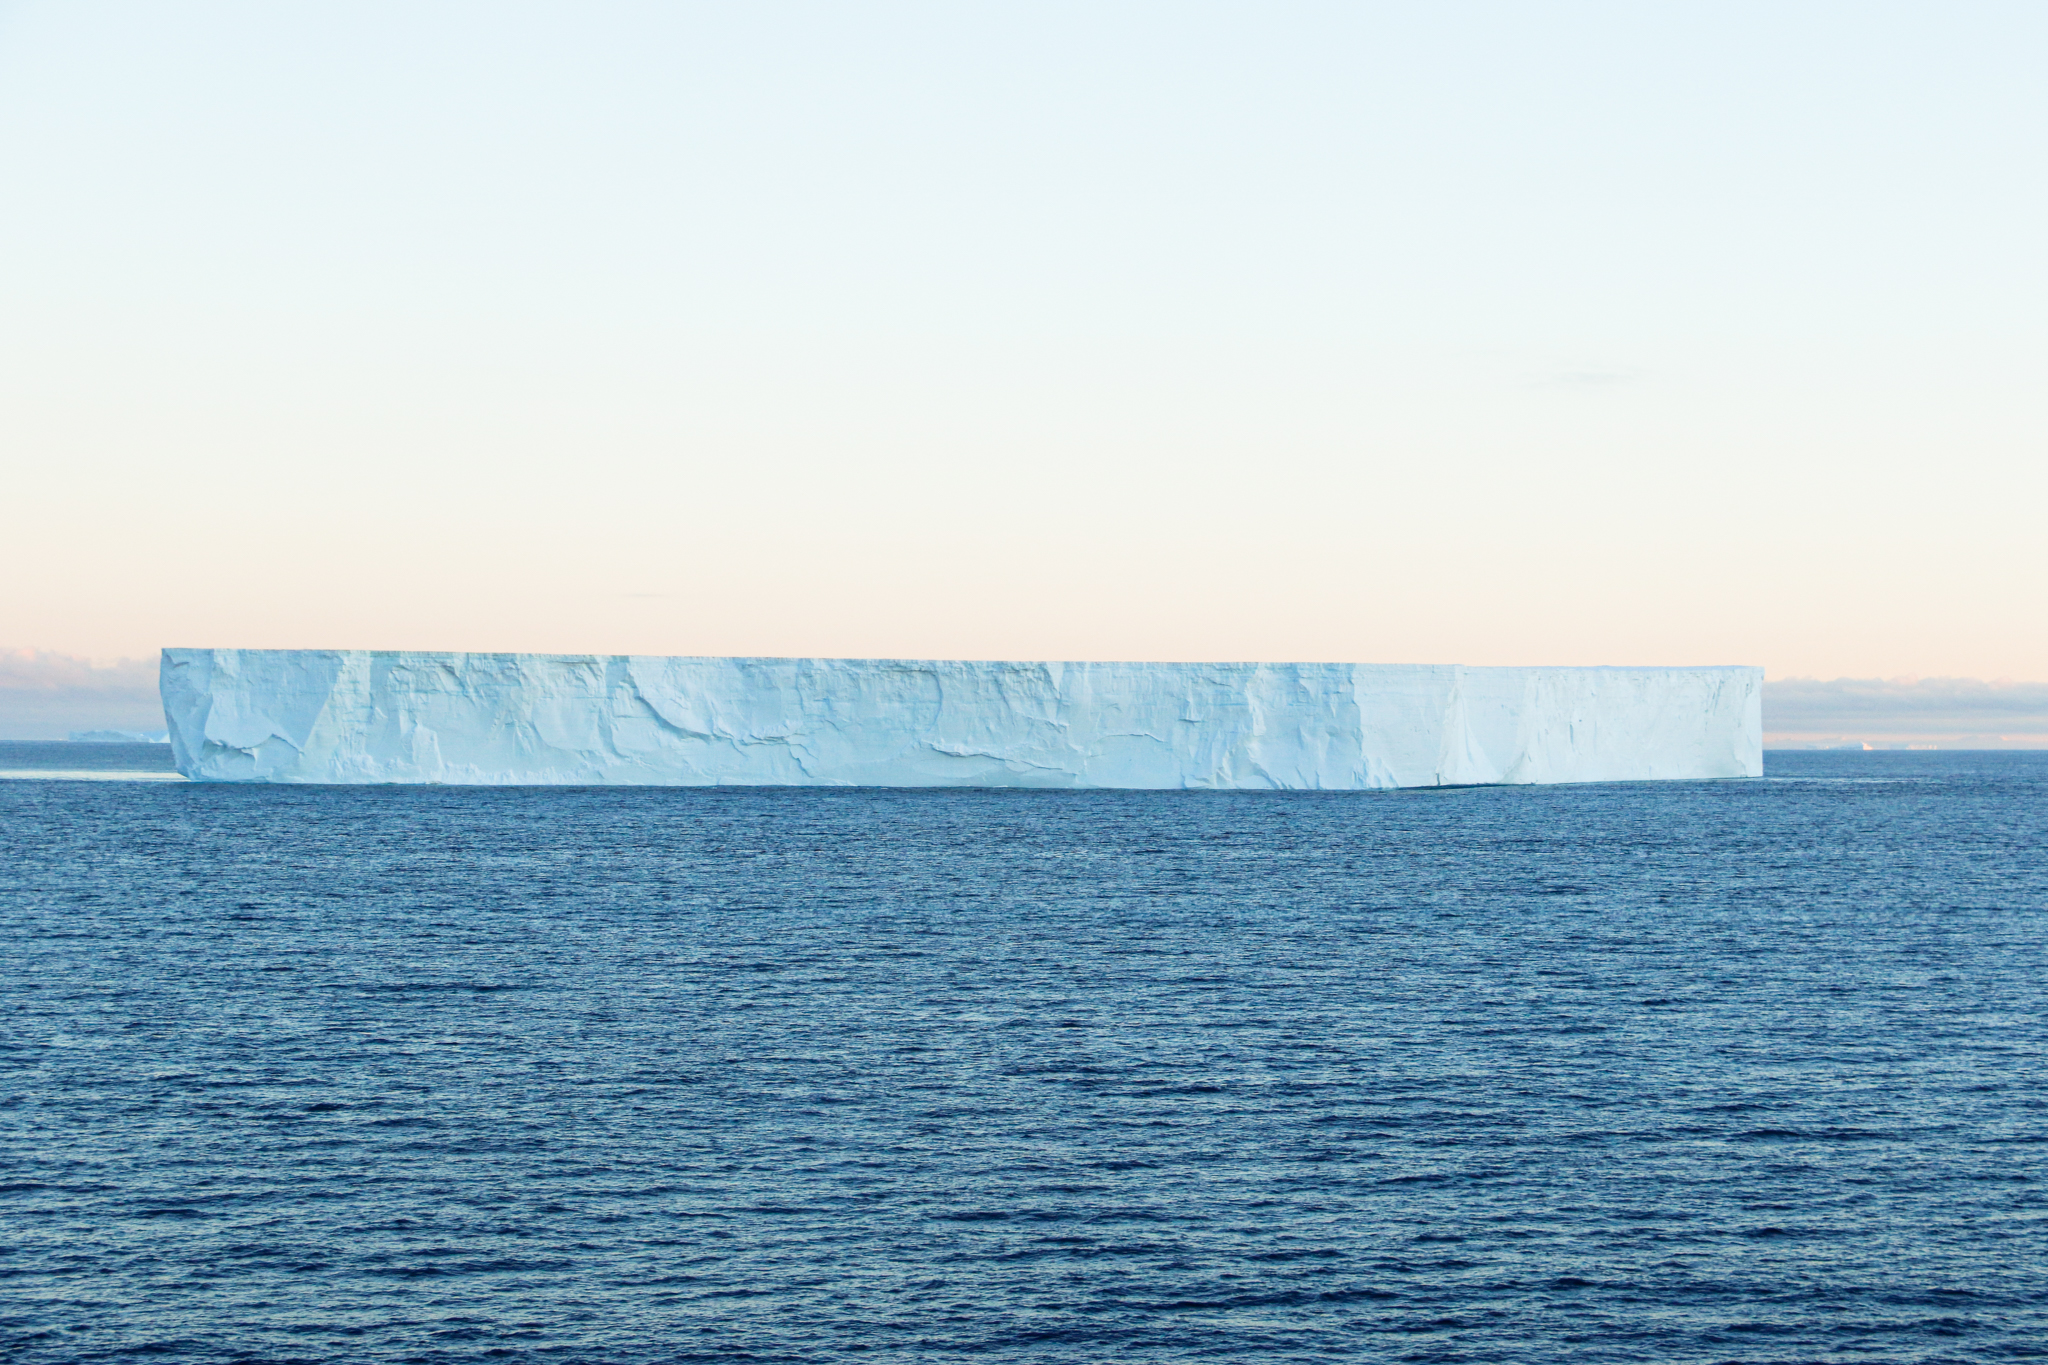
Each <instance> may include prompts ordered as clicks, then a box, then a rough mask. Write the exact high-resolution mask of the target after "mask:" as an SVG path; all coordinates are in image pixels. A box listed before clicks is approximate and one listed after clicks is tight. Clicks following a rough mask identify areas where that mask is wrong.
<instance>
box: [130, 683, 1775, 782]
mask: <svg viewBox="0 0 2048 1365" xmlns="http://www.w3.org/2000/svg"><path fill="white" fill-rule="evenodd" d="M162 680H163V681H162V686H163V700H164V716H165V718H166V720H167V721H168V722H169V725H170V730H171V744H172V750H173V754H174V755H175V758H176V761H177V765H178V770H179V771H180V772H182V773H184V774H185V775H186V776H187V777H191V778H194V779H197V780H201V781H215V782H463V783H499V784H542V783H651V784H672V785H711V784H721V783H722V784H729V785H747V786H772V785H820V786H827V785H866V786H892V787H913V786H915V787H924V786H986V787H1263V788H1320V789H1335V790H1347V789H1356V788H1364V787H1426V786H1437V785H1445V784H1460V783H1486V782H1612V781H1628V780H1636V779H1643V778H1707V777H1756V776H1759V775H1760V774H1761V773H1762V771H1763V723H1762V700H1761V696H1762V684H1763V674H1762V670H1760V669H1755V668H1466V667H1463V666H1461V665H1455V664H1446V665H1419V664H1256V663H1208V664H1177V663H987V662H979V663H977V662H952V661H947V662H932V661H926V660H908V659H716V658H664V657H657V656H645V655H587V654H586V655H561V654H443V653H412V652H396V651H393V652H382V651H379V652H372V651H367V650H249V649H239V650H238V649H167V650H165V651H164V655H163V673H162Z"/></svg>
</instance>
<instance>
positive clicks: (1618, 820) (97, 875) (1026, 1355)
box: [0, 754, 2048, 1362]
mask: <svg viewBox="0 0 2048 1365" xmlns="http://www.w3.org/2000/svg"><path fill="white" fill-rule="evenodd" d="M1771 771H1772V774H1773V776H1772V777H1770V778H1767V779H1765V780H1763V781H1760V782H1737V783H1682V784H1668V785H1628V786H1606V787H1581V788H1486V789H1465V790H1455V791H1427V792H1402V793H1342V794H1327V795H1318V794H1267V793H1178V792H1176V793H1133V792H1091V793H1052V792H1015V791H981V792H959V791H955V792H929V791H926V792H912V791H829V790H825V791H821V790H645V789H640V790H630V791H628V790H617V789H610V790H606V789H582V790H563V789H554V790H547V789H520V790H512V789H482V790H478V789H445V788H401V789H393V788H378V789H365V788H277V787H264V788H243V787H214V786H203V785H149V784H136V785H125V784H109V783H64V782H16V783H6V784H0V847H4V851H5V857H4V859H0V921H4V925H5V934H6V939H5V945H6V953H5V955H4V958H0V1006H4V1009H5V1011H6V1014H5V1017H6V1020H7V1028H6V1029H5V1031H4V1034H0V1067H4V1071H0V1075H4V1088H0V1161H4V1168H0V1211H4V1232H0V1239H4V1250H5V1254H4V1255H0V1277H4V1279H5V1282H6V1286H7V1290H8V1292H7V1293H6V1294H5V1295H4V1296H0V1345H4V1346H5V1348H6V1351H5V1354H6V1356H7V1358H8V1359H10V1360H14V1361H22V1362H54V1361H83V1360H95V1359H105V1360H127V1359H136V1358H142V1357H144V1356H145V1355H146V1356H149V1357H151V1358H155V1359H163V1360H193V1361H215V1360H219V1361H226V1360H265V1361H282V1360H294V1359H298V1360H346V1359H364V1360H371V1359H379V1360H382V1359H388V1360H414V1361H447V1362H456V1361H472V1360H478V1361H480V1360H486V1359H488V1360H514V1361H517V1360H526V1359H532V1360H577V1361H583V1360H590V1361H622V1362H639V1361H649V1362H652V1361H684V1360H749V1361H819V1360H838V1359H847V1360H853V1359H860V1360H902V1361H911V1360H932V1359H945V1358H950V1357H955V1356H958V1357H971V1358H975V1359H983V1360H1013V1361H1100V1360H1108V1359H1115V1360H1160V1361H1164V1360H1188V1359H1216V1360H1273V1361H1282V1360H1301V1361H1310V1360H1333V1359H1339V1358H1361V1359H1387V1360H1442V1361H1532V1362H1533V1361H1554V1360H1561V1359H1575V1360H1616V1361H1621V1360H1639V1361H1667V1362H1684V1361H1702V1362H1704V1361H1729V1360H1754V1361H1792V1360H1884V1361H1951V1360H1952V1361H1981V1360H1993V1359H2003V1358H2014V1359H2018V1358H2024V1357H2029V1356H2039V1355H2041V1354H2042V1353H2043V1345H2042V1343H2043V1342H2044V1341H2048V1309H2044V1301H2048V1248H2044V1241H2048V1199H2044V1197H2043V1193H2042V1191H2043V1185H2042V1179H2043V1171H2042V1165H2041V1156H2042V1153H2043V1151H2044V1146H2043V1141H2044V1137H2048V1105H2044V1098H2043V1094H2042V1089H2041V1081H2040V1078H2041V1076H2042V1074H2043V1071H2044V1060H2048V1059H2044V1056H2043V1050H2044V1043H2048V946H2044V936H2043V933H2042V930H2043V928H2044V924H2043V921H2044V913H2043V912H2044V903H2048V860H2044V855H2043V852H2042V850H2043V849H2044V848H2048V819H2044V807H2043V797H2044V795H2048V756H2044V755H1990V754H1985V755H1938V754H1937V755H1923V754H1912V755H1905V754H1898V755H1893V754H1875V755H1863V754H1857V755H1842V756H1836V755H1810V756H1782V755H1774V756H1773V758H1772V767H1771Z"/></svg>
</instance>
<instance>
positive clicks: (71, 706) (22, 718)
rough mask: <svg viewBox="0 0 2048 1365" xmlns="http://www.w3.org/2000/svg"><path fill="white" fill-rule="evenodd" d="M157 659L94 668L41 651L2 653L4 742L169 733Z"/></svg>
mask: <svg viewBox="0 0 2048 1365" xmlns="http://www.w3.org/2000/svg"><path fill="white" fill-rule="evenodd" d="M156 668H157V661H156V660H155V659H120V660H116V661H115V662H113V663H111V664H95V663H93V662H92V661H91V660H90V659H80V658H76V657H74V656H72V655H69V654H52V653H50V652H49V651H47V650H39V649H0V739H63V738H65V737H66V736H67V735H69V734H71V733H72V732H73V731H74V730H138V731H143V732H156V731H161V730H162V729H163V728H164V708H163V703H162V702H160V701H159V700H158V699H157V692H156Z"/></svg>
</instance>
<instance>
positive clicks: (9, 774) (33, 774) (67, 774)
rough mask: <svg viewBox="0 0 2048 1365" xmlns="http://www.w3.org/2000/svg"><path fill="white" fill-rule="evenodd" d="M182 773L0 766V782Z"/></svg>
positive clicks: (138, 778)
mask: <svg viewBox="0 0 2048 1365" xmlns="http://www.w3.org/2000/svg"><path fill="white" fill-rule="evenodd" d="M186 780H187V779H186V777H185V775H184V774H183V773H154V772H130V773H124V772H109V771H107V770H105V769H102V768H0V782H183V781H186Z"/></svg>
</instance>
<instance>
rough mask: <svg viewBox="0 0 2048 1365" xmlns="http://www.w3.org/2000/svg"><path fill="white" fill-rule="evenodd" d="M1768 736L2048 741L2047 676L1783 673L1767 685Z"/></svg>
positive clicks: (1974, 743)
mask: <svg viewBox="0 0 2048 1365" xmlns="http://www.w3.org/2000/svg"><path fill="white" fill-rule="evenodd" d="M1764 742H1765V743H1766V744H1767V745H1771V744H1775V745H1779V746H1790V745H1799V744H1851V743H1865V744H1878V745H1883V744H1905V743H1916V744H1939V745H1941V746H1943V747H1950V748H2048V683H2016V682H1981V681H1979V680H1977V679H1975V678H1892V679H1885V678H1836V679H1834V680H1832V681H1828V682H1823V681H1820V680H1818V679H1814V678H1784V679H1780V680H1778V681H1776V682H1766V683H1765V684H1764Z"/></svg>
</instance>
